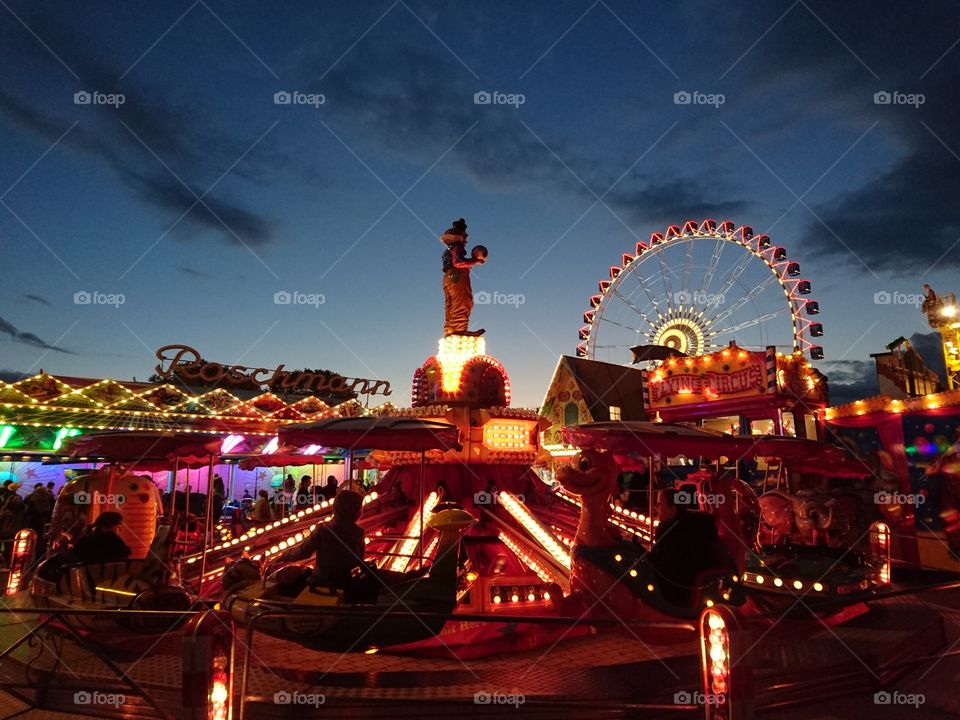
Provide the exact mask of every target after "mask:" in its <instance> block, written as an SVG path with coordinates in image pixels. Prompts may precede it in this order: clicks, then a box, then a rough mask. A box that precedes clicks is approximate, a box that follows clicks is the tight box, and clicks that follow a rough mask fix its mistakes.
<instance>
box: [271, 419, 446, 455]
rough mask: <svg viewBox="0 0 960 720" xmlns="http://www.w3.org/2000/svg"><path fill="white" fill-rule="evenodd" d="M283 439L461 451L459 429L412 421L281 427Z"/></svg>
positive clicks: (298, 442) (295, 442)
mask: <svg viewBox="0 0 960 720" xmlns="http://www.w3.org/2000/svg"><path fill="white" fill-rule="evenodd" d="M279 437H280V441H281V442H282V443H285V444H290V445H295V446H297V447H302V446H304V445H326V446H328V447H337V448H344V449H347V450H356V449H359V448H363V449H368V450H409V451H413V452H422V451H426V450H449V449H455V450H459V449H460V442H459V439H460V431H459V430H458V428H457V426H456V425H451V424H450V423H443V422H436V421H433V420H420V419H418V418H410V417H393V416H384V417H359V418H350V417H345V418H328V419H326V420H320V421H318V422H314V423H304V424H299V425H287V426H284V427H281V428H280V430H279Z"/></svg>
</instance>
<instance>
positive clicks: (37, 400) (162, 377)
mask: <svg viewBox="0 0 960 720" xmlns="http://www.w3.org/2000/svg"><path fill="white" fill-rule="evenodd" d="M157 358H158V360H159V361H160V364H159V365H157V367H156V374H155V375H154V376H153V377H152V378H151V379H150V381H149V382H137V381H125V380H113V379H109V378H107V379H98V378H80V377H66V376H54V375H51V374H49V373H45V372H43V371H41V372H40V373H38V374H36V375H33V376H30V377H25V378H22V379H20V380H18V381H16V382H3V381H0V463H2V464H0V481H2V480H6V479H10V480H13V481H14V482H18V483H20V484H21V485H24V486H25V485H30V486H32V485H33V484H34V483H38V482H42V483H47V482H53V483H54V485H55V486H57V487H59V486H61V485H62V484H63V483H64V482H65V481H66V480H68V479H70V477H72V476H73V475H74V474H75V473H77V472H83V471H89V470H92V469H94V468H96V467H99V466H100V465H101V464H102V463H103V462H104V461H106V460H110V459H111V458H100V457H96V456H89V457H87V456H78V457H71V456H68V455H67V454H66V448H67V447H68V446H69V444H70V443H71V442H72V441H74V440H75V439H76V438H78V437H79V436H83V435H87V434H89V433H96V432H103V431H127V432H131V433H133V432H143V431H163V432H168V433H201V434H207V435H210V436H211V437H213V438H220V439H221V440H222V442H221V448H220V449H221V456H220V458H219V461H218V462H217V463H216V465H215V466H214V468H213V471H214V472H215V473H217V474H220V475H221V477H222V478H223V479H224V481H225V484H226V490H227V492H228V494H229V496H230V497H239V496H240V495H241V494H243V493H244V492H245V491H246V492H249V493H252V494H253V495H256V491H257V488H269V487H271V486H278V485H279V484H280V483H281V482H282V479H283V477H284V473H285V472H292V473H296V475H297V477H298V478H299V477H300V476H301V475H303V474H308V475H312V476H313V477H314V479H315V480H317V481H319V480H320V479H321V477H326V476H327V475H334V476H335V477H337V478H338V479H339V478H340V477H341V475H342V468H343V465H342V458H341V457H340V456H339V455H337V454H336V453H333V454H330V453H327V452H326V451H327V448H320V447H317V448H312V449H308V450H309V454H311V455H312V456H313V457H312V458H310V460H311V462H312V461H313V460H315V462H312V465H313V466H311V465H306V466H305V467H300V468H293V467H289V468H284V467H281V466H278V467H275V468H271V467H259V468H254V469H251V470H243V469H241V468H240V467H239V462H238V460H239V459H240V458H242V457H245V456H249V455H258V454H261V453H266V454H268V455H269V454H270V453H273V452H275V451H276V449H277V446H278V438H277V432H278V429H279V428H280V427H282V426H284V425H288V424H291V423H302V422H309V421H313V420H319V419H323V418H327V417H342V416H352V415H359V414H361V413H362V412H364V407H363V405H362V404H361V402H359V401H358V399H357V398H358V396H362V395H363V394H364V392H366V393H367V394H387V393H389V384H388V383H386V384H385V383H384V382H383V381H366V380H354V379H350V378H345V377H343V376H341V375H338V374H336V373H332V372H330V371H285V370H283V367H284V366H283V365H280V366H279V367H278V368H276V369H272V368H271V369H265V368H246V367H241V366H236V365H234V366H228V365H222V364H220V363H214V362H208V361H206V360H203V359H202V358H201V357H200V354H199V353H198V352H197V351H196V350H194V349H193V348H189V347H187V346H166V347H163V348H160V349H159V350H158V351H157ZM385 391H386V392H385ZM384 407H385V408H389V407H392V405H390V403H386V404H385V405H384ZM158 460H162V458H158ZM153 469H154V468H151V467H150V466H149V463H146V462H144V463H140V465H139V466H138V468H137V471H138V472H141V473H143V474H150V475H151V476H152V477H153V479H154V481H155V482H156V483H157V484H158V485H159V486H160V488H161V489H163V490H165V491H169V490H170V489H171V488H172V487H173V486H174V485H176V487H178V488H179V489H181V490H183V489H185V488H186V486H187V484H188V483H189V485H190V486H191V489H192V491H194V492H206V487H207V475H208V469H207V468H206V467H204V468H203V469H194V470H192V471H191V470H190V469H187V468H183V467H182V466H181V468H180V469H179V472H178V473H176V474H175V473H173V472H170V471H166V470H164V471H160V470H156V471H152V470H153Z"/></svg>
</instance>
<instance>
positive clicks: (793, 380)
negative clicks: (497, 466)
mask: <svg viewBox="0 0 960 720" xmlns="http://www.w3.org/2000/svg"><path fill="white" fill-rule="evenodd" d="M827 404H828V403H827V380H826V378H825V377H824V376H823V375H822V374H821V373H820V372H819V371H818V370H816V369H815V368H813V367H811V366H810V363H809V362H808V360H807V359H806V358H805V357H804V356H803V355H802V354H800V353H796V354H793V355H785V354H782V353H778V352H776V349H775V348H774V347H768V348H766V349H765V350H761V351H753V350H745V349H743V348H740V347H737V346H736V345H734V344H733V343H731V344H730V346H729V347H726V348H724V349H722V350H718V351H716V352H712V353H707V354H705V355H700V356H698V357H673V358H670V359H668V360H665V361H663V362H662V363H661V364H659V366H657V367H655V368H651V369H648V370H639V369H637V368H632V367H625V366H619V365H613V364H610V363H602V362H598V361H594V360H588V359H585V358H573V357H563V358H561V360H560V363H559V364H558V366H557V369H556V371H555V372H554V376H553V379H552V381H551V383H550V387H549V389H548V390H547V394H546V397H545V399H544V403H543V407H542V409H541V414H542V415H544V417H546V418H547V420H549V421H550V427H549V428H548V429H547V430H546V431H545V433H544V447H545V448H546V449H548V450H550V452H551V453H553V454H554V455H562V454H565V453H566V452H569V450H568V449H567V448H564V447H563V445H562V441H561V440H560V439H559V438H560V428H562V427H563V426H564V425H568V426H569V425H578V424H583V423H587V422H596V421H602V420H654V421H658V422H661V421H662V422H665V423H687V424H697V425H700V426H703V427H706V428H710V429H714V430H719V431H722V432H726V433H730V434H734V435H791V436H797V437H803V438H811V439H817V438H821V437H822V436H823V432H822V426H821V421H820V420H819V417H820V413H821V412H822V410H823V409H824V408H826V406H827Z"/></svg>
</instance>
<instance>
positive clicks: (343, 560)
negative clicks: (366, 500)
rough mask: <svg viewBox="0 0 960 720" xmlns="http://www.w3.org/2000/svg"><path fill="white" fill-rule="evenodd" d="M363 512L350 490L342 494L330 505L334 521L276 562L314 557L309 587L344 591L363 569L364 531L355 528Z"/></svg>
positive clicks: (360, 497)
mask: <svg viewBox="0 0 960 720" xmlns="http://www.w3.org/2000/svg"><path fill="white" fill-rule="evenodd" d="M362 510H363V497H362V496H361V495H360V493H356V492H354V491H353V490H342V491H341V492H339V493H338V494H337V497H336V499H335V500H334V501H333V520H331V521H330V522H328V523H322V524H321V525H320V526H319V527H317V528H316V529H315V530H314V531H313V532H312V533H311V534H310V537H309V538H308V539H307V541H306V542H303V543H300V545H299V546H298V547H295V548H292V549H290V550H287V551H286V552H285V553H282V554H281V555H280V556H278V557H277V559H276V561H275V562H278V563H279V562H288V561H291V560H303V559H304V558H308V557H310V556H311V555H315V556H316V567H315V569H314V571H313V575H311V576H310V579H309V581H308V584H309V585H311V586H317V585H320V586H322V587H331V588H337V589H341V590H342V589H344V588H346V587H347V585H349V584H350V582H351V578H352V575H353V570H354V568H356V567H360V568H363V569H366V568H365V565H364V562H363V555H364V548H365V543H364V539H363V528H362V527H360V526H359V525H358V524H357V520H359V519H360V514H361V512H362Z"/></svg>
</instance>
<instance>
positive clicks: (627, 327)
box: [597, 317, 646, 347]
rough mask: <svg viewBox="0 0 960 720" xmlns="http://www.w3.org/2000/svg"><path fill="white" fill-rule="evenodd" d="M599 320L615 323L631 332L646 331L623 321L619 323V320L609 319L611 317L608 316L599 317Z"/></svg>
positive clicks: (643, 332) (642, 333) (640, 333)
mask: <svg viewBox="0 0 960 720" xmlns="http://www.w3.org/2000/svg"><path fill="white" fill-rule="evenodd" d="M600 321H601V322H605V323H610V324H611V325H616V326H617V327H622V328H626V329H627V330H632V331H633V332H635V333H637V334H638V335H646V332H645V331H644V330H638V329H637V328H635V327H631V326H629V325H627V324H625V323H619V322H617V321H616V320H611V319H610V318H608V317H601V318H600ZM597 347H599V346H597Z"/></svg>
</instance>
